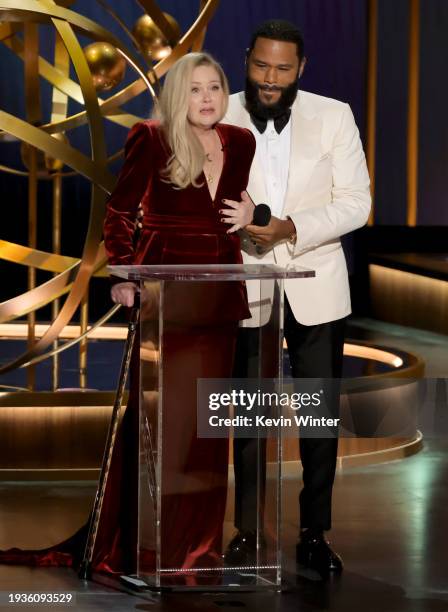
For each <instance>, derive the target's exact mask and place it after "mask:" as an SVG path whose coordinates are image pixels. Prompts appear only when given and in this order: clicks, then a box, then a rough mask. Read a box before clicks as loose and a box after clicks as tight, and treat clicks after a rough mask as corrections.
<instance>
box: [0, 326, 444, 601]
mask: <svg viewBox="0 0 448 612" xmlns="http://www.w3.org/2000/svg"><path fill="white" fill-rule="evenodd" d="M349 331H350V332H351V333H349V336H351V337H357V338H364V339H365V340H368V341H371V342H377V343H378V344H385V345H388V346H393V347H397V348H400V349H403V350H410V351H413V352H416V353H419V354H420V355H421V356H422V357H423V358H424V360H425V362H426V366H427V367H426V376H427V377H440V378H445V379H446V378H448V338H447V337H446V336H443V335H440V334H434V333H432V332H426V331H419V330H415V329H409V328H403V327H400V326H397V325H391V324H384V323H380V322H377V321H373V320H359V319H358V320H352V322H351V325H350V330H349ZM447 408H448V407H447ZM299 479H300V475H299V474H296V475H294V476H293V477H291V478H288V479H285V483H284V505H283V508H284V529H283V547H284V568H285V571H284V588H283V592H282V593H275V592H271V593H263V594H261V593H258V594H257V593H252V594H250V593H241V594H238V593H233V594H225V595H223V594H216V593H214V594H213V593H212V594H210V593H209V594H198V593H191V594H176V595H163V596H162V597H160V596H154V598H153V600H152V601H148V599H143V598H141V597H138V596H133V595H130V594H126V593H120V592H118V591H117V590H114V589H113V588H111V587H107V586H104V585H99V584H95V583H89V584H88V585H87V586H85V585H84V584H83V583H82V582H80V581H79V580H78V578H77V576H76V574H75V573H74V572H73V571H72V570H69V569H50V568H40V569H30V568H23V567H8V566H0V593H1V595H2V597H3V601H6V599H5V597H7V594H8V593H11V592H12V593H14V592H15V593H17V592H23V591H26V592H33V591H34V592H43V591H47V592H49V591H50V592H51V591H53V592H54V591H59V592H61V591H66V592H71V593H73V594H75V595H76V604H75V606H70V607H69V608H68V609H72V610H80V611H82V612H84V611H86V612H87V611H90V610H92V611H93V610H98V611H100V610H101V611H103V610H108V611H110V612H115V611H121V610H123V611H125V610H126V611H128V610H154V612H157V611H159V610H163V611H164V612H171V611H173V612H174V611H175V612H184V611H186V612H187V611H190V610H194V611H197V612H202V611H204V612H205V611H207V612H216V611H218V610H223V611H229V610H234V609H242V610H247V612H252V611H253V612H264V611H265V610H266V611H269V612H270V611H276V612H289V611H290V610H291V611H292V610H294V611H304V612H307V611H310V610H332V611H334V612H379V611H380V610H381V612H408V611H409V612H448V563H447V551H448V527H447V526H446V518H447V508H448V439H447V438H446V437H445V438H439V439H432V440H425V441H424V448H423V450H422V451H421V452H420V453H418V454H417V455H414V456H412V457H409V458H407V459H404V460H401V461H394V462H390V463H383V464H378V465H372V466H368V467H358V468H347V469H344V470H343V471H341V472H339V473H338V474H337V476H336V484H335V496H334V516H333V530H332V532H331V534H330V539H331V541H332V544H333V546H334V548H335V549H336V550H337V551H338V552H339V553H340V554H341V555H342V557H343V559H344V562H345V572H344V574H343V575H342V577H341V578H340V579H339V580H336V581H334V582H329V583H322V582H321V581H320V580H318V579H317V576H315V575H297V574H296V571H295V564H294V548H295V542H296V538H297V495H298V490H299V482H300V480H299ZM93 493H94V491H93V488H92V484H91V483H79V482H64V483H58V482H51V483H38V482H35V483H11V482H9V483H6V482H5V483H0V548H1V549H4V548H6V547H10V546H21V545H22V546H25V545H26V546H28V547H30V546H35V547H39V546H46V545H48V543H49V542H50V543H51V542H53V543H54V542H58V541H60V540H61V539H63V538H64V537H66V536H68V535H70V534H71V533H73V531H74V530H75V529H76V528H77V527H79V526H80V525H81V524H82V523H83V522H84V521H85V519H86V517H87V514H88V512H89V509H90V504H91V500H92V495H93ZM67 509H68V511H67ZM227 527H228V529H231V526H230V525H228V526H227ZM0 607H1V609H2V610H3V609H4V610H9V609H11V610H13V609H14V608H16V609H17V606H16V605H10V606H7V605H4V604H3V606H0ZM34 608H36V609H39V608H38V607H37V606H31V607H30V606H27V607H26V608H23V609H34ZM66 608H67V607H66ZM19 609H20V608H19ZM40 609H46V608H42V607H40ZM48 609H50V608H48ZM54 609H59V610H62V609H63V608H62V607H59V608H56V607H55V608H54Z"/></svg>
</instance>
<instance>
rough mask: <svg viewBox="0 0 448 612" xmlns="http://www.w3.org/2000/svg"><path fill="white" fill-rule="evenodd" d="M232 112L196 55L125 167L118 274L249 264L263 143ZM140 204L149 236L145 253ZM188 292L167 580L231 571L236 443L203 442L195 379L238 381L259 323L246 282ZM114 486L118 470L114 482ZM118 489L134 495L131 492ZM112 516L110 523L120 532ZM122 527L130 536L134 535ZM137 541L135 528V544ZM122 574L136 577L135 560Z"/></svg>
mask: <svg viewBox="0 0 448 612" xmlns="http://www.w3.org/2000/svg"><path fill="white" fill-rule="evenodd" d="M227 101H228V85H227V82H226V78H225V75H224V73H223V71H222V69H221V68H220V66H219V65H218V64H216V62H215V61H214V60H213V59H212V58H211V57H210V56H209V55H207V54H204V53H192V54H189V55H187V56H185V57H183V58H182V59H181V60H179V61H178V62H177V63H176V64H175V65H174V66H173V68H172V69H171V70H170V72H169V73H168V75H167V77H166V80H165V85H164V88H163V92H162V95H161V99H160V121H155V120H151V121H145V122H142V123H139V124H137V125H136V126H135V127H134V128H133V129H132V130H131V132H130V134H129V138H128V141H127V144H126V160H125V163H124V166H123V169H122V171H121V173H120V177H119V180H118V183H117V186H116V188H115V190H114V192H113V194H112V195H111V197H110V199H109V201H108V205H107V214H106V220H105V224H104V240H105V246H106V251H107V254H108V258H109V263H111V264H212V263H217V264H219V263H222V264H235V263H241V262H242V260H241V254H240V244H239V238H238V236H237V234H236V230H238V229H239V228H240V227H242V226H244V225H246V224H247V223H249V222H250V221H251V219H252V211H253V205H252V203H251V202H250V200H249V198H248V196H247V195H246V194H245V193H244V190H245V188H246V186H247V182H248V176H249V170H250V166H251V162H252V158H253V155H254V152H255V140H254V137H253V136H252V134H251V133H250V132H249V131H248V130H244V129H241V128H236V127H232V126H230V125H224V124H220V123H219V121H220V119H221V118H222V117H223V116H224V114H225V112H226V108H227ZM240 200H241V201H240ZM139 204H141V206H142V209H143V219H142V229H141V232H140V236H139V239H138V242H137V245H136V247H135V248H134V246H133V238H134V227H135V219H136V214H137V208H138V205H139ZM226 223H227V224H226ZM229 223H230V224H231V227H230V226H229V225H228V224H229ZM135 290H136V286H135V285H134V284H133V283H129V282H114V284H113V286H112V290H111V295H112V299H113V301H115V302H119V303H121V304H123V305H125V306H131V305H132V303H133V298H134V292H135ZM182 290H183V286H182V284H181V286H179V285H178V284H177V285H176V284H174V286H173V287H172V294H171V297H170V298H168V297H167V295H169V294H168V293H167V292H166V293H165V302H166V307H165V310H164V312H165V327H164V344H163V346H162V347H160V348H161V350H162V352H163V374H162V380H163V391H162V392H163V394H164V407H165V408H164V414H163V432H164V434H163V435H164V446H163V453H162V465H163V468H162V474H161V476H162V478H161V480H162V482H161V486H162V505H161V551H162V552H161V565H162V567H163V569H165V570H168V569H172V568H182V569H183V570H188V569H191V568H196V567H197V568H206V567H216V566H219V565H221V547H222V529H223V521H224V511H225V505H226V493H227V470H228V442H227V440H222V439H198V438H197V437H196V405H197V400H196V379H197V378H200V377H201V378H227V377H228V378H230V377H231V375H232V367H233V353H234V348H235V338H236V332H237V327H238V322H239V321H240V320H241V319H244V318H248V317H249V316H250V313H249V310H248V305H247V296H246V290H245V286H244V284H243V283H240V282H226V283H221V282H220V283H216V284H214V285H213V286H212V285H211V284H210V283H205V284H204V283H198V284H196V285H195V286H194V287H192V285H191V284H189V285H188V292H189V293H188V296H187V299H186V300H185V301H182V296H181V295H180V292H181V291H182ZM178 292H179V293H178ZM185 302H188V303H189V310H188V312H186V311H185V306H186V304H185ZM198 313H199V316H198ZM136 370H137V368H133V373H134V380H133V382H132V388H133V390H134V391H135V389H136V388H137V385H136V381H135V372H136ZM136 408H137V398H136V397H133V398H131V401H130V404H129V406H128V408H127V412H126V417H125V419H126V422H125V423H124V427H125V428H126V427H128V428H129V430H130V431H129V432H127V433H126V434H125V435H124V436H123V439H124V440H135V441H136V439H137V437H136V436H137V434H136V430H137V422H136V414H137V409H136ZM131 421H132V424H131ZM131 432H132V433H131ZM130 453H131V454H130ZM126 454H127V459H126V461H127V462H130V463H131V464H130V465H128V467H127V469H126V472H127V474H128V476H129V475H131V474H133V475H135V474H136V473H137V469H136V462H137V456H136V451H135V448H134V449H131V448H129V449H128V451H127V453H126ZM115 463H117V460H116V461H115ZM114 478H115V479H116V478H117V475H116V468H114V470H113V477H112V482H113V481H114ZM128 484H129V485H130V491H129V496H128V495H127V496H126V498H128V497H132V494H133V493H132V492H133V491H135V488H136V482H135V481H134V482H129V483H128ZM124 486H126V485H124ZM109 488H111V487H109ZM118 488H119V490H123V483H122V485H121V486H119V487H118ZM109 496H110V499H109V500H108V499H107V498H106V502H105V506H106V505H107V506H108V508H109V509H111V510H112V512H113V513H114V512H115V511H116V509H117V508H118V507H120V504H117V500H115V499H114V492H113V491H112V490H111V491H109ZM121 502H123V495H122V494H121ZM107 512H108V510H107V509H106V514H105V516H104V517H103V520H105V521H106V522H109V523H110V524H113V523H114V521H109V520H108V518H107ZM134 516H135V514H134ZM123 528H125V529H127V530H129V526H126V527H125V526H123ZM123 535H124V534H123ZM108 539H109V538H108ZM134 540H135V532H134V533H132V527H131V533H128V534H127V535H126V536H125V541H126V542H127V543H130V542H133V541H134ZM109 541H110V540H109ZM131 550H133V548H132V547H131ZM106 557H107V555H106ZM104 560H105V557H103V561H102V563H103V566H104ZM110 561H112V562H109V563H108V565H109V566H111V565H112V566H113V565H114V563H115V561H114V560H113V559H111V560H110ZM141 562H142V555H140V563H141ZM150 564H151V557H149V565H150ZM119 565H121V566H125V567H126V566H128V567H130V568H131V569H132V566H133V560H132V559H128V562H126V563H120V564H119ZM100 567H101V563H100Z"/></svg>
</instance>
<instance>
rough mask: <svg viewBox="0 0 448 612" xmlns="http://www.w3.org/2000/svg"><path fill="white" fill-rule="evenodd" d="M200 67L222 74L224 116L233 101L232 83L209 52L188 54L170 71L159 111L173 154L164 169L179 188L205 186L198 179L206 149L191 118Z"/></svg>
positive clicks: (166, 174)
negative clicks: (192, 91)
mask: <svg viewBox="0 0 448 612" xmlns="http://www.w3.org/2000/svg"><path fill="white" fill-rule="evenodd" d="M198 66H211V67H212V68H214V69H215V70H216V72H217V73H218V75H219V80H220V82H221V87H222V89H223V92H224V104H223V109H222V114H221V116H220V117H219V119H218V121H220V120H221V119H222V117H224V115H225V114H226V111H227V105H228V101H229V84H228V82H227V78H226V75H225V74H224V71H223V69H222V68H221V66H220V65H219V64H218V62H217V61H216V60H214V59H213V57H212V56H211V55H209V54H208V53H202V52H201V53H187V54H186V55H184V56H183V57H181V58H180V59H179V60H178V61H177V62H176V63H175V64H174V65H173V66H172V68H171V69H170V70H169V71H168V73H167V75H166V77H165V83H164V85H163V90H162V93H161V96H160V99H159V105H158V109H157V111H156V113H157V115H156V116H158V117H159V118H160V122H161V126H162V128H163V130H164V133H165V137H166V139H167V141H168V144H169V146H170V148H171V153H172V154H171V156H170V158H169V160H168V163H167V166H166V169H165V171H164V172H163V174H164V176H165V178H166V179H167V181H168V182H170V183H172V184H173V185H174V187H175V188H178V189H184V188H185V187H188V186H189V185H193V186H194V187H201V185H202V184H200V183H198V182H197V178H198V176H199V175H200V173H201V172H202V168H203V166H204V160H205V153H204V149H203V147H202V145H201V143H200V141H199V139H198V137H197V136H196V134H195V133H194V131H193V129H192V127H191V125H190V123H189V121H188V118H187V114H188V105H189V100H190V84H191V79H192V74H193V70H194V69H195V68H197V67H198Z"/></svg>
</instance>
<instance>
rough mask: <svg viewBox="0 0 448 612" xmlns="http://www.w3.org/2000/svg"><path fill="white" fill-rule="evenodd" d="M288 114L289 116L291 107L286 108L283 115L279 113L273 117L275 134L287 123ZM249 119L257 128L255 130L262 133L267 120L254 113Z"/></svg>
mask: <svg viewBox="0 0 448 612" xmlns="http://www.w3.org/2000/svg"><path fill="white" fill-rule="evenodd" d="M290 116H291V109H290V108H288V110H287V111H285V112H284V113H283V115H280V116H279V117H275V119H274V127H275V131H276V132H277V134H280V132H281V131H282V130H283V128H284V127H285V126H286V125H287V123H288V121H289V118H290ZM250 119H251V121H252V123H253V124H254V126H255V127H256V128H257V130H258V131H259V132H260V134H264V132H265V131H266V127H267V125H268V120H267V119H260V117H256V116H255V115H251V116H250Z"/></svg>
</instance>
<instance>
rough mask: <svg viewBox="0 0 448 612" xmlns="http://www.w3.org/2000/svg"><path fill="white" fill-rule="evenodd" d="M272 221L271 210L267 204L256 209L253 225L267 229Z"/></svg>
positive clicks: (257, 206)
mask: <svg viewBox="0 0 448 612" xmlns="http://www.w3.org/2000/svg"><path fill="white" fill-rule="evenodd" d="M270 220H271V209H270V208H269V206H268V205H267V204H257V205H256V206H255V209H254V217H253V220H252V225H258V226H259V227H265V226H266V225H268V224H269V221H270Z"/></svg>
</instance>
